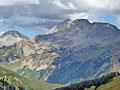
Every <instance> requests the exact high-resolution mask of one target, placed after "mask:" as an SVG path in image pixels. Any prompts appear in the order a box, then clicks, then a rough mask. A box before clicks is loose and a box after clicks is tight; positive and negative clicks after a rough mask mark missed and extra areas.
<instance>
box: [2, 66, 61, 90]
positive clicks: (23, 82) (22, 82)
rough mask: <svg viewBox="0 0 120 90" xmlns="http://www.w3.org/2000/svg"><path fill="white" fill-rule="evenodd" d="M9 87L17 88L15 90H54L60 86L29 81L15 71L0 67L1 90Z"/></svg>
mask: <svg viewBox="0 0 120 90" xmlns="http://www.w3.org/2000/svg"><path fill="white" fill-rule="evenodd" d="M4 83H7V84H4ZM8 86H10V87H12V88H15V90H53V89H55V88H57V87H59V85H52V84H48V83H44V82H41V81H35V80H28V79H26V78H24V77H21V76H19V75H18V74H16V73H14V72H13V71H10V70H7V69H5V68H2V67H0V90H2V88H7V87H8ZM5 90H9V89H5ZM10 90H12V89H10Z"/></svg>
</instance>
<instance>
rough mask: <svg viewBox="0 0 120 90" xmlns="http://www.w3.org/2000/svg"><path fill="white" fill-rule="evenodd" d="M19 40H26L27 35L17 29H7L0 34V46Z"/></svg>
mask: <svg viewBox="0 0 120 90" xmlns="http://www.w3.org/2000/svg"><path fill="white" fill-rule="evenodd" d="M20 40H28V37H26V36H24V35H22V34H21V33H19V32H17V31H14V30H13V31H8V32H5V33H3V34H2V35H0V47H2V46H9V45H12V44H14V43H16V42H18V41H20Z"/></svg>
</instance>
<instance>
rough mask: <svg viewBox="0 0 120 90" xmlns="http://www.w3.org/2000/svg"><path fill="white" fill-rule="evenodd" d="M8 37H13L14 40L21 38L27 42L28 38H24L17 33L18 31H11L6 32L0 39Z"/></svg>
mask: <svg viewBox="0 0 120 90" xmlns="http://www.w3.org/2000/svg"><path fill="white" fill-rule="evenodd" d="M8 35H11V36H13V37H15V38H22V39H27V40H28V37H26V36H25V35H23V34H21V33H19V32H18V31H15V30H11V31H7V32H5V33H3V34H2V35H1V36H0V38H4V37H6V36H8Z"/></svg>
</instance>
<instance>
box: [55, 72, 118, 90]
mask: <svg viewBox="0 0 120 90" xmlns="http://www.w3.org/2000/svg"><path fill="white" fill-rule="evenodd" d="M119 81H120V73H117V72H114V73H111V74H108V75H106V76H102V77H100V78H98V79H95V80H89V81H83V82H81V83H77V84H73V85H68V86H65V87H62V88H58V89H56V90H119V86H120V83H119Z"/></svg>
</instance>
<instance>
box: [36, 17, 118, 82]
mask: <svg viewBox="0 0 120 90" xmlns="http://www.w3.org/2000/svg"><path fill="white" fill-rule="evenodd" d="M67 21H68V22H66V23H65V26H66V25H67V26H66V27H64V25H62V24H63V23H64V22H63V23H60V24H58V25H57V26H55V27H53V28H56V29H58V30H57V32H54V33H50V34H47V35H38V36H36V37H35V41H36V42H37V43H39V42H47V43H51V44H55V45H57V46H58V47H57V48H54V49H53V51H55V52H57V53H58V54H59V57H58V58H57V59H55V60H54V62H53V63H52V64H53V65H55V66H56V68H55V69H54V71H53V73H52V74H51V75H50V76H49V78H48V80H47V81H48V82H51V83H64V84H66V83H74V82H78V81H80V80H81V81H82V80H86V79H87V80H88V79H92V78H97V77H99V76H101V75H103V74H107V73H110V72H111V71H112V68H113V67H114V66H118V67H119V62H120V60H119V57H120V56H119V44H120V30H119V29H118V28H117V27H116V26H114V25H111V24H108V23H100V22H93V23H90V22H89V21H88V20H85V19H77V20H74V21H69V20H67ZM62 26H63V27H62ZM62 28H63V29H62ZM118 70H119V69H118Z"/></svg>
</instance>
